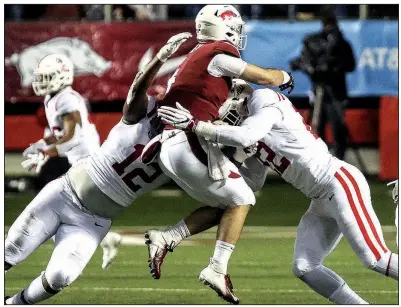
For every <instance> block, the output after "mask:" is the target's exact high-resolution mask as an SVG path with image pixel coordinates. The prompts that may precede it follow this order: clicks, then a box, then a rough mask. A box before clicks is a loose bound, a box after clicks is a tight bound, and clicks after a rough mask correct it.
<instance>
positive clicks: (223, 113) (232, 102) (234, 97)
mask: <svg viewBox="0 0 401 307" xmlns="http://www.w3.org/2000/svg"><path fill="white" fill-rule="evenodd" d="M253 91H254V89H253V87H252V86H251V85H250V84H249V83H247V82H245V81H244V80H241V79H233V81H232V86H231V90H230V93H229V95H228V98H227V100H226V101H225V102H224V104H223V105H222V106H221V107H220V109H219V117H220V120H222V121H223V122H225V123H227V124H229V125H232V126H238V125H239V124H241V123H242V121H243V120H244V117H245V116H247V115H248V108H247V102H248V100H249V98H250V97H251V95H252V93H253Z"/></svg>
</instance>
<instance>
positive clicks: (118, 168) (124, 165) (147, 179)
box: [112, 144, 163, 192]
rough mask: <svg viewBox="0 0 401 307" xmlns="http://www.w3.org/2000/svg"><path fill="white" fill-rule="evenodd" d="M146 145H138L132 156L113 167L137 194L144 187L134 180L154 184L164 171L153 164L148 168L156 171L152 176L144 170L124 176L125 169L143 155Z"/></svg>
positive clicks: (140, 169) (134, 171) (134, 170)
mask: <svg viewBox="0 0 401 307" xmlns="http://www.w3.org/2000/svg"><path fill="white" fill-rule="evenodd" d="M144 148H145V145H142V144H136V145H135V147H134V149H135V150H134V152H133V153H132V154H130V155H129V156H128V157H127V158H126V159H125V160H123V161H121V162H120V163H118V162H117V163H114V164H113V165H112V167H113V169H114V170H115V171H116V173H117V174H118V175H119V176H120V177H121V179H122V180H123V181H124V182H125V184H126V185H127V186H128V187H129V188H130V189H131V190H132V191H133V192H137V191H138V190H139V189H141V188H142V187H141V186H140V185H139V184H136V183H134V182H133V181H132V180H133V179H135V178H136V177H139V178H141V179H142V180H143V181H144V182H145V183H152V182H153V181H155V180H156V178H157V177H159V176H160V175H161V174H162V173H163V171H162V170H161V169H160V167H159V164H157V163H151V164H149V165H148V167H150V168H153V169H154V173H153V174H152V175H150V176H149V175H148V174H147V173H146V172H145V170H144V169H143V168H140V167H139V168H135V169H133V170H132V171H130V172H129V173H127V174H126V175H124V176H123V174H124V172H125V169H126V168H127V167H128V166H129V165H130V164H131V163H133V162H135V161H136V160H137V159H138V158H139V157H140V156H141V154H142V151H143V149H144Z"/></svg>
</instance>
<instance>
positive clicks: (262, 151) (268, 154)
mask: <svg viewBox="0 0 401 307" xmlns="http://www.w3.org/2000/svg"><path fill="white" fill-rule="evenodd" d="M255 157H256V158H257V159H259V161H260V162H262V163H263V164H264V165H267V166H269V167H270V168H271V169H273V170H274V171H275V172H276V173H278V174H279V175H280V176H281V175H282V174H283V173H284V172H285V170H286V169H287V168H288V167H289V166H290V164H291V162H290V161H289V160H288V159H287V158H286V157H282V158H281V159H280V164H279V165H277V164H275V163H274V158H275V157H276V153H275V152H274V151H273V150H272V149H271V148H270V147H269V146H267V145H266V144H265V143H262V142H259V146H258V152H257V153H256V155H255Z"/></svg>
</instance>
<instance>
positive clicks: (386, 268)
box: [373, 251, 398, 280]
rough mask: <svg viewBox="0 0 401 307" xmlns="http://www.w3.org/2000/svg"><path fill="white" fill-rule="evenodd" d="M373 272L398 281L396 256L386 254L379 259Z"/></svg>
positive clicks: (389, 253) (390, 253)
mask: <svg viewBox="0 0 401 307" xmlns="http://www.w3.org/2000/svg"><path fill="white" fill-rule="evenodd" d="M373 271H376V272H379V273H380V274H383V275H385V276H388V277H391V278H393V279H395V280H398V255H397V254H394V253H392V252H390V251H389V252H387V253H386V254H385V255H384V256H382V257H381V258H380V260H379V261H378V262H377V264H376V266H375V267H374V268H373Z"/></svg>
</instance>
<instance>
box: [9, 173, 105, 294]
mask: <svg viewBox="0 0 401 307" xmlns="http://www.w3.org/2000/svg"><path fill="white" fill-rule="evenodd" d="M84 210H85V209H81V208H80V206H79V205H78V201H77V200H76V198H75V196H74V194H73V192H72V190H71V188H70V186H69V185H68V183H67V181H66V179H65V177H61V178H59V179H56V180H54V181H52V182H50V183H49V184H47V185H46V186H45V187H44V188H43V190H42V191H40V192H39V194H38V195H37V196H36V197H35V198H34V199H33V200H32V201H31V203H30V204H29V205H28V206H27V207H26V208H25V210H24V211H23V212H22V213H21V215H20V216H19V217H18V218H17V220H16V221H15V222H14V224H13V225H12V226H11V228H10V229H9V231H8V236H7V238H6V240H5V261H6V262H8V263H9V264H11V265H16V264H18V263H19V262H21V261H23V260H24V259H25V258H26V257H28V256H29V255H30V254H31V253H32V252H33V251H35V250H36V249H37V248H38V247H39V246H40V245H41V244H42V243H43V242H45V241H46V240H48V239H49V238H51V237H52V236H53V235H55V248H54V251H53V254H52V256H51V258H50V261H49V263H48V265H47V268H46V271H45V277H46V280H47V281H48V283H49V285H50V287H51V288H52V289H54V290H60V289H62V288H64V287H66V286H68V285H69V284H70V283H72V282H73V281H74V280H75V279H76V278H77V277H78V276H79V275H80V274H81V272H82V270H83V269H84V268H85V266H86V265H87V263H88V262H89V260H90V259H91V257H92V255H93V253H94V252H95V250H96V248H97V247H98V246H99V244H100V242H101V241H102V239H103V238H104V236H105V235H106V234H107V232H108V231H109V229H110V226H111V220H110V219H106V218H103V217H99V216H95V215H91V214H90V212H89V211H84Z"/></svg>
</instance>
